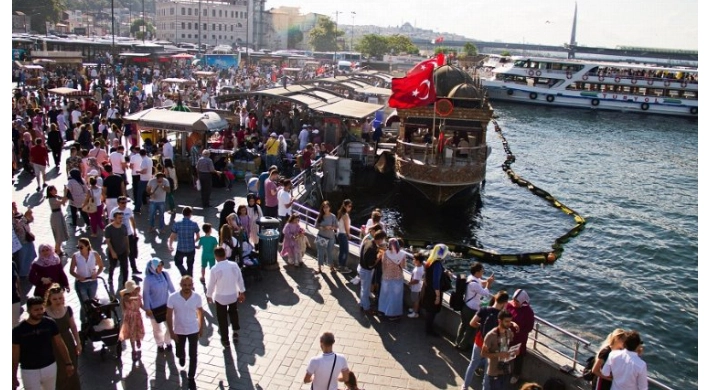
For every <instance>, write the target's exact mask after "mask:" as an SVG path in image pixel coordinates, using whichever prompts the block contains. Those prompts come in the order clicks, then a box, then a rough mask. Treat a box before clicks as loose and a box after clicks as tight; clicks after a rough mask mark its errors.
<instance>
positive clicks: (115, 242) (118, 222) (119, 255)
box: [104, 212, 135, 286]
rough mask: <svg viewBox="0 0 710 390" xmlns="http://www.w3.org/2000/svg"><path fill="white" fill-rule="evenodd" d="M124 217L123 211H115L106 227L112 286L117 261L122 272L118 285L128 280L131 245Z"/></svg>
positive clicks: (109, 273) (105, 237) (109, 276)
mask: <svg viewBox="0 0 710 390" xmlns="http://www.w3.org/2000/svg"><path fill="white" fill-rule="evenodd" d="M123 217H124V215H123V213H122V212H115V213H113V222H111V224H110V225H108V226H106V228H105V229H104V239H105V241H106V246H107V252H108V260H109V266H108V284H109V285H110V286H113V271H114V270H115V269H116V263H118V266H119V268H120V272H121V273H120V276H119V278H118V281H119V284H118V285H119V286H123V285H125V284H126V280H128V255H129V253H130V251H131V250H130V248H131V247H130V245H129V243H128V229H127V228H126V226H125V225H124V224H123ZM134 273H135V272H134Z"/></svg>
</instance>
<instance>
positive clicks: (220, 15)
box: [219, 10, 222, 18]
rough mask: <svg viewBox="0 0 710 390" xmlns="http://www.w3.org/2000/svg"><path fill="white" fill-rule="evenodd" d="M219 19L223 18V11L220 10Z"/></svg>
mask: <svg viewBox="0 0 710 390" xmlns="http://www.w3.org/2000/svg"><path fill="white" fill-rule="evenodd" d="M219 17H220V18H221V17H222V10H219Z"/></svg>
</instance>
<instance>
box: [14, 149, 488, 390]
mask: <svg viewBox="0 0 710 390" xmlns="http://www.w3.org/2000/svg"><path fill="white" fill-rule="evenodd" d="M67 156H68V153H67V151H66V150H65V152H64V154H63V156H62V157H63V158H62V160H64V159H65V158H66V157H67ZM58 172H59V171H58V170H56V169H52V170H50V171H49V172H48V175H47V177H48V180H50V179H51V180H50V184H53V185H55V186H56V187H57V188H58V189H60V192H61V188H63V186H64V184H65V183H66V174H65V173H64V167H63V166H62V169H61V174H58ZM15 178H16V179H15V181H16V184H15V187H14V192H13V200H14V201H16V202H17V204H18V207H19V208H20V211H23V210H24V209H25V208H27V207H28V206H31V207H33V208H34V215H35V222H34V223H33V224H32V229H33V231H34V233H35V235H36V237H37V239H36V242H35V243H36V244H37V245H39V244H41V243H48V244H50V245H52V246H53V245H54V241H53V238H52V232H51V229H50V224H49V218H50V209H49V206H48V204H47V201H46V200H45V199H44V193H37V192H34V189H35V186H34V185H33V183H32V181H31V180H32V177H31V176H29V175H26V174H23V175H20V176H15ZM130 192H131V190H130V187H129V193H130ZM245 195H246V189H245V185H244V183H239V184H237V185H235V188H234V189H233V190H232V191H231V192H228V191H226V190H225V189H224V188H215V189H214V191H213V193H212V199H211V203H212V204H214V205H217V208H210V209H207V210H203V209H201V208H199V207H196V206H198V205H199V204H200V194H199V192H198V191H196V190H194V189H193V188H190V186H189V185H186V184H182V183H181V185H180V187H179V189H178V190H177V191H176V192H175V200H176V203H177V204H178V205H179V206H178V210H181V209H182V206H187V205H190V206H193V207H194V216H193V220H194V221H196V222H197V223H198V224H200V225H201V224H202V223H203V222H210V223H212V224H213V226H216V225H217V223H218V221H219V219H218V218H219V207H221V205H222V203H223V202H224V201H225V200H226V199H229V198H230V197H233V198H236V201H237V204H238V205H239V204H246V201H245V199H244V196H245ZM129 206H131V203H129ZM146 214H147V213H144V214H143V215H142V216H137V220H136V223H137V226H138V231H139V236H140V238H139V259H138V266H139V269H140V270H141V271H144V270H145V264H146V262H147V260H149V259H151V258H153V257H158V258H160V259H163V260H164V261H165V270H166V271H167V272H169V273H170V276H171V277H172V280H173V282H174V284H175V285H176V286H177V284H178V282H177V281H178V280H179V272H178V270H177V268H176V267H175V265H174V264H173V261H172V258H173V256H172V254H171V253H170V252H169V251H168V249H167V239H168V235H169V233H168V232H164V233H161V234H156V233H146V232H147V230H148V217H147V215H146ZM176 217H177V219H178V220H179V219H181V218H182V216H181V215H180V214H179V213H178V215H177V216H175V215H170V214H166V222H167V221H168V220H170V223H173V222H174V221H175V218H176ZM166 230H168V229H166ZM81 231H83V228H82V230H81ZM168 231H169V230H168ZM70 236H73V234H72V230H71V228H70ZM84 237H88V235H84ZM77 239H78V235H77V236H73V237H72V238H70V240H69V241H68V242H66V244H65V246H64V248H65V249H64V251H65V252H66V253H69V254H71V253H74V252H75V251H76V245H77ZM91 241H92V245H93V246H94V248H95V249H98V248H101V249H100V250H99V252H100V253H102V256H104V258H105V246H101V245H100V244H101V241H102V236H101V235H100V236H99V237H98V238H91ZM312 255H313V253H311V255H307V256H306V258H305V259H304V260H305V264H306V266H305V267H302V268H295V269H286V268H284V267H283V265H284V262H283V261H281V260H279V263H280V264H281V265H282V267H280V268H279V269H278V270H275V271H264V272H263V276H264V278H263V280H262V281H260V282H258V281H255V280H247V281H246V287H247V292H246V297H247V298H246V302H245V303H243V304H240V305H239V317H240V324H241V331H240V337H239V344H238V345H237V346H236V348H234V347H232V348H231V349H230V350H223V348H222V345H221V343H220V338H219V335H218V333H217V323H216V311H215V310H216V309H215V307H214V306H211V307H210V306H208V305H207V303H206V301H205V300H203V303H204V305H205V306H204V309H205V315H206V320H207V327H206V329H205V332H204V334H203V336H202V338H201V339H200V341H199V344H200V345H199V348H198V361H199V363H198V369H197V375H196V383H197V388H198V389H238V390H245V389H269V390H272V389H278V390H281V389H309V388H310V385H305V384H303V383H302V381H303V376H304V375H305V372H306V365H307V364H308V360H309V359H310V357H312V356H314V355H316V354H318V353H320V348H319V343H318V338H319V336H320V335H321V334H322V333H323V332H325V331H330V332H333V333H334V334H335V340H336V341H335V345H334V351H335V352H336V353H338V354H340V353H342V354H344V355H345V356H346V357H347V360H348V363H349V366H350V369H351V370H352V371H353V372H355V373H356V375H357V378H358V382H359V384H360V387H361V388H365V389H367V390H378V389H407V390H411V389H458V388H460V386H461V384H462V379H461V376H462V375H463V373H464V372H465V369H466V366H467V364H468V359H467V357H468V356H466V357H464V356H463V355H462V354H461V353H460V352H458V351H457V350H456V349H454V348H453V345H452V344H451V342H450V341H449V340H447V339H444V338H432V337H426V336H425V334H424V323H423V319H421V318H420V319H408V318H406V317H403V319H402V320H401V322H399V323H395V322H390V321H387V320H386V319H379V318H378V317H371V316H370V317H368V316H366V315H364V314H361V312H360V309H359V305H358V298H357V297H358V292H359V289H358V286H354V285H352V284H351V283H350V282H349V278H350V277H352V276H354V275H355V274H351V275H348V278H345V277H344V276H343V275H341V274H331V273H327V272H325V273H323V274H322V275H320V276H316V275H314V274H313V272H312V271H313V269H314V268H315V267H316V266H317V265H316V261H315V260H314V258H313V256H312ZM198 260H199V254H198ZM196 263H197V265H199V261H197V262H196ZM196 268H197V267H196ZM65 271H66V273H67V275H69V265H68V263H66V265H65ZM198 272H199V270H198V269H196V270H195V276H199V275H198ZM103 276H104V277H107V275H106V274H104V275H103ZM69 278H70V286H72V287H73V285H74V284H73V280H72V279H73V278H72V277H71V275H69ZM114 278H115V279H116V283H117V281H118V271H117V272H116V275H114ZM137 280H139V281H140V279H137ZM195 280H196V286H197V291H198V292H199V293H201V294H203V293H204V291H203V290H202V287H201V286H200V285H199V282H198V278H196V279H195ZM99 288H100V289H101V288H102V287H101V286H100V287H99ZM116 288H119V286H116ZM25 290H26V292H28V293H29V288H28V287H27V288H26V289H25ZM72 290H73V288H72ZM66 298H67V304H69V305H71V306H72V308H73V309H74V312H75V313H78V312H79V302H78V300H77V298H76V294H75V292H74V291H71V292H70V293H68V294H66ZM144 323H145V327H146V337H145V339H144V341H143V348H142V349H143V353H142V359H141V363H140V364H136V365H132V361H131V353H130V345H129V344H128V343H125V347H124V350H123V356H122V362H121V361H120V360H118V359H117V358H116V357H115V356H111V353H112V352H113V351H109V352H110V353H108V354H106V356H105V359H102V358H101V354H100V353H99V352H100V349H101V344H100V343H94V344H93V348H92V347H91V345H90V344H87V346H86V347H85V351H84V353H83V354H82V356H81V357H80V358H79V373H80V375H81V382H82V386H83V388H84V389H129V390H140V389H170V390H173V389H178V388H186V387H181V386H183V384H184V386H186V382H187V376H186V373H185V371H181V369H180V368H179V367H178V366H177V365H176V364H177V360H176V359H175V358H174V354H173V353H174V351H170V352H166V353H165V354H163V353H159V352H158V351H157V347H156V345H155V344H154V342H153V336H152V332H151V327H150V323H149V321H148V320H147V319H146V318H144ZM475 386H476V388H480V381H478V382H477V383H476V384H475ZM339 388H343V386H342V384H341V386H340V387H339Z"/></svg>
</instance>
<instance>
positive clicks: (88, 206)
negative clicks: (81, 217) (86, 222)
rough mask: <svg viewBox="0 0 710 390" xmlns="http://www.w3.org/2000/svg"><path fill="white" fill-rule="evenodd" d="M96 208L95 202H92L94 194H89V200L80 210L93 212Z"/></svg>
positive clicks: (88, 212)
mask: <svg viewBox="0 0 710 390" xmlns="http://www.w3.org/2000/svg"><path fill="white" fill-rule="evenodd" d="M96 210H97V208H96V202H94V196H93V195H92V194H89V201H88V202H87V203H86V204H85V205H84V206H83V207H82V208H81V211H83V212H85V213H87V214H93V213H95V212H96Z"/></svg>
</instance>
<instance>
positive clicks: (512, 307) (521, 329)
mask: <svg viewBox="0 0 710 390" xmlns="http://www.w3.org/2000/svg"><path fill="white" fill-rule="evenodd" d="M505 310H507V311H508V312H509V313H510V314H512V315H513V322H515V324H517V325H518V327H517V328H515V329H513V330H514V331H515V335H514V336H513V341H511V342H510V345H511V346H513V345H515V344H520V350H519V351H520V352H518V356H517V357H516V358H515V360H514V364H513V376H512V377H511V378H510V383H512V384H515V383H517V382H518V378H519V377H520V373H521V372H522V371H523V357H524V356H525V351H526V349H527V348H526V345H527V343H528V334H529V333H530V332H531V331H532V330H533V327H534V326H535V313H534V312H533V309H532V307H530V296H528V293H527V292H525V290H523V289H517V290H515V294H513V302H508V304H507V305H506V306H505Z"/></svg>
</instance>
